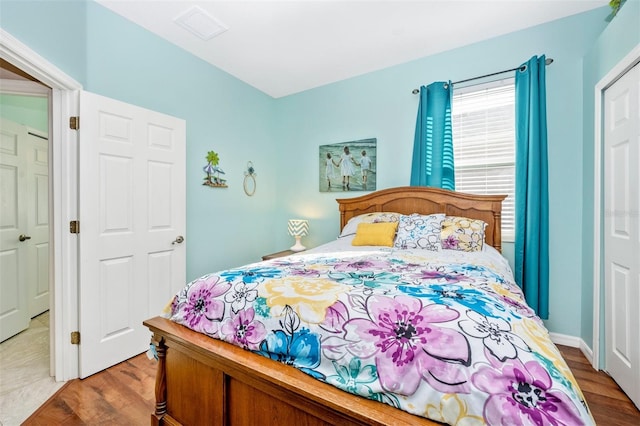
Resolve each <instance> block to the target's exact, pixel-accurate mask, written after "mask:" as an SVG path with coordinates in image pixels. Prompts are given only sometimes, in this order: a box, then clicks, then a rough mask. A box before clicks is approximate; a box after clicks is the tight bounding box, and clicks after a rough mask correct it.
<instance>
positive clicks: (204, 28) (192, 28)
mask: <svg viewBox="0 0 640 426" xmlns="http://www.w3.org/2000/svg"><path fill="white" fill-rule="evenodd" d="M173 21H174V22H175V23H176V24H178V25H180V26H181V27H182V28H184V29H186V30H187V31H189V32H190V33H192V34H194V35H196V36H197V37H199V38H201V39H202V40H205V41H206V40H209V39H212V38H213V37H215V36H217V35H220V34H222V33H223V32H225V31H227V30H228V29H229V28H227V26H226V25H224V24H223V23H222V22H220V21H218V20H217V19H216V18H214V17H213V16H211V15H209V13H207V11H206V10H204V9H202V8H200V7H198V6H193V7H191V8H189V9H187V11H186V12H184V13H182V14H180V15H179V16H178V17H176V18H175V19H174V20H173Z"/></svg>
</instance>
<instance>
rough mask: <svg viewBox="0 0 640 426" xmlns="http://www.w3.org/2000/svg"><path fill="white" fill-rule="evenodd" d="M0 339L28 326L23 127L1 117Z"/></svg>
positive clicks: (24, 145) (25, 137)
mask: <svg viewBox="0 0 640 426" xmlns="http://www.w3.org/2000/svg"><path fill="white" fill-rule="evenodd" d="M0 124H1V127H0V342H1V341H3V340H6V339H8V338H9V337H11V336H13V335H15V334H18V333H19V332H21V331H22V330H24V329H26V328H27V327H29V320H30V319H31V317H30V316H29V307H28V303H27V277H26V257H27V246H28V242H29V241H28V240H26V239H25V238H26V237H22V238H21V237H20V236H21V235H27V221H26V209H27V206H26V201H27V197H26V189H27V185H26V155H25V152H24V151H25V149H26V144H25V141H26V139H27V129H26V127H24V126H22V125H20V124H18V123H14V122H13V121H9V120H5V119H1V121H0Z"/></svg>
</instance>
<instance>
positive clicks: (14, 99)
mask: <svg viewBox="0 0 640 426" xmlns="http://www.w3.org/2000/svg"><path fill="white" fill-rule="evenodd" d="M48 101H49V100H48V99H47V98H46V97H41V96H22V95H9V94H6V93H3V94H0V117H2V118H6V119H8V120H11V121H14V122H16V123H20V124H23V125H25V126H27V127H31V128H32V129H36V130H40V131H41V132H44V133H45V134H48V133H49V109H48Z"/></svg>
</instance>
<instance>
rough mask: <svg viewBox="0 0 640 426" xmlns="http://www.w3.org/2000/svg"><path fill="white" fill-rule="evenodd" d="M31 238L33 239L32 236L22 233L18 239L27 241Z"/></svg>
mask: <svg viewBox="0 0 640 426" xmlns="http://www.w3.org/2000/svg"><path fill="white" fill-rule="evenodd" d="M30 239H31V237H30V236H28V235H24V234H20V236H19V237H18V240H20V241H27V240H30Z"/></svg>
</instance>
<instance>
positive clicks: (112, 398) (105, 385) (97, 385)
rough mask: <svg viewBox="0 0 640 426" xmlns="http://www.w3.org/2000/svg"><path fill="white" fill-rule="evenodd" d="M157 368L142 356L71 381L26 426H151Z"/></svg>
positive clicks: (152, 362)
mask: <svg viewBox="0 0 640 426" xmlns="http://www.w3.org/2000/svg"><path fill="white" fill-rule="evenodd" d="M156 365H157V364H156V361H155V360H149V359H148V358H147V356H146V355H145V354H141V355H138V356H136V357H134V358H131V359H129V360H127V361H124V362H122V363H120V364H117V365H115V366H113V367H111V368H109V369H107V370H104V371H102V372H100V373H97V374H94V375H93V376H90V377H88V378H86V379H83V380H80V379H75V380H71V381H69V382H67V383H66V384H65V385H64V387H63V388H62V389H60V390H59V391H58V392H57V393H56V394H55V395H53V396H52V397H51V398H49V400H48V401H47V402H46V403H45V404H44V405H43V406H41V407H40V408H39V409H38V410H37V411H36V412H35V413H33V414H32V415H31V416H30V417H29V418H28V419H27V420H26V421H25V422H24V423H23V425H47V426H50V425H65V426H66V425H97V424H101V425H111V424H112V425H148V424H150V421H151V413H152V412H153V408H154V406H155V394H154V388H155V377H156Z"/></svg>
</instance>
